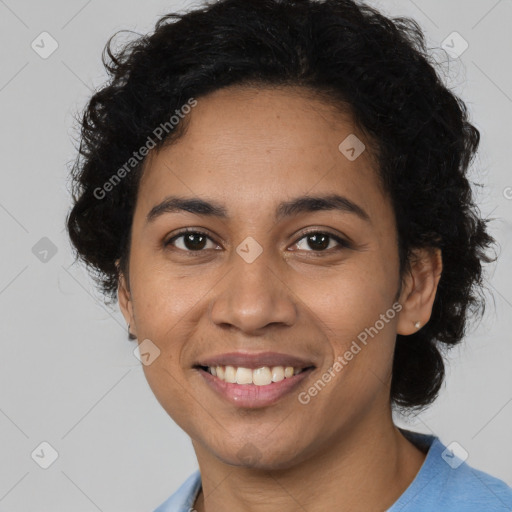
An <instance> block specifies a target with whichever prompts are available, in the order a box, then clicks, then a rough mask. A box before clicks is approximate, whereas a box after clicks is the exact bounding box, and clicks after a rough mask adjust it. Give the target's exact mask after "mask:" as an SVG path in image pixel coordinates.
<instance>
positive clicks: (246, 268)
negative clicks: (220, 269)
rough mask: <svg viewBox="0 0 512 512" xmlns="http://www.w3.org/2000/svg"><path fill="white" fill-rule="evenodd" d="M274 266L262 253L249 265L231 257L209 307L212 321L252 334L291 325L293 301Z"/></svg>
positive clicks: (294, 303)
mask: <svg viewBox="0 0 512 512" xmlns="http://www.w3.org/2000/svg"><path fill="white" fill-rule="evenodd" d="M278 266H279V265H278V264H276V263H275V262H274V264H273V265H272V262H271V261H270V257H267V254H266V252H265V251H263V253H262V254H261V255H260V256H259V257H258V258H257V259H256V260H254V261H253V262H252V263H248V262H247V261H245V260H244V259H243V258H241V257H240V256H239V255H238V254H233V258H232V263H231V268H230V271H229V272H228V273H227V275H226V276H225V278H224V279H223V280H222V283H223V285H222V286H221V287H219V288H217V290H218V292H217V295H216V296H215V297H214V299H213V302H212V304H211V305H210V315H211V320H212V322H214V323H215V324H216V325H218V326H221V327H227V326H231V327H234V328H237V329H239V330H240V331H243V332H244V333H253V334H254V333H257V332H258V331H260V330H263V329H264V328H265V327H267V326H269V325H271V324H279V325H282V326H288V327H289V326H292V325H293V324H294V323H295V322H296V319H297V307H296V304H297V301H296V300H294V294H293V292H292V290H291V289H290V288H289V286H288V285H287V283H286V281H285V279H284V273H283V272H281V274H280V273H279V269H278V268H277V267H278ZM219 284H220V283H219Z"/></svg>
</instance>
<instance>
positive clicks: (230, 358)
mask: <svg viewBox="0 0 512 512" xmlns="http://www.w3.org/2000/svg"><path fill="white" fill-rule="evenodd" d="M194 366H241V367H243V368H251V369H255V368H261V367H262V366H269V367H272V366H285V367H286V366H293V367H294V368H308V367H310V366H314V364H313V362H312V361H309V360H307V359H304V358H302V357H297V356H293V355H290V354H281V353H279V352H258V353H249V352H229V353H225V354H218V355H215V356H212V357H207V358H205V359H201V360H200V361H198V362H197V363H196V364H195V365H194Z"/></svg>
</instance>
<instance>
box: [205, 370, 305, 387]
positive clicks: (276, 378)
mask: <svg viewBox="0 0 512 512" xmlns="http://www.w3.org/2000/svg"><path fill="white" fill-rule="evenodd" d="M208 371H209V372H210V373H211V374H212V375H214V376H216V377H217V378H218V379H220V380H223V381H224V382H229V383H232V384H234V383H237V384H255V385H256V386H268V385H269V384H271V383H272V382H281V381H282V380H284V379H288V378H290V377H293V376H294V375H297V374H299V373H300V372H302V368H294V367H293V366H272V367H271V368H270V367H268V366H262V367H261V368H256V369H255V370H252V369H250V368H244V367H242V366H238V367H236V366H229V365H228V366H209V367H208Z"/></svg>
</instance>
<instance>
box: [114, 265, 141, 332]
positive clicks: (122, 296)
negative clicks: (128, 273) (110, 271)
mask: <svg viewBox="0 0 512 512" xmlns="http://www.w3.org/2000/svg"><path fill="white" fill-rule="evenodd" d="M116 265H117V262H116ZM118 275H119V279H118V287H117V300H118V302H119V308H120V309H121V313H122V314H123V316H124V319H125V321H126V323H127V324H128V334H129V335H130V334H133V335H134V336H135V337H136V336H137V334H136V331H135V321H134V315H133V304H132V300H131V294H130V289H129V285H128V283H127V281H126V278H125V276H124V274H123V273H122V272H121V271H119V274H118ZM130 326H131V327H130Z"/></svg>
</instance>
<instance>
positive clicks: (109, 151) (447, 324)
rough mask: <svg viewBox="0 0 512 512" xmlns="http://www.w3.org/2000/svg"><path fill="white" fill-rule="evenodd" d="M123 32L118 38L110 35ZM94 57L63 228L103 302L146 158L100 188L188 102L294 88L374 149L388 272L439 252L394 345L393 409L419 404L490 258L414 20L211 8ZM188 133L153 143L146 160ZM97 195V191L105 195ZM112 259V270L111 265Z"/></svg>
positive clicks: (273, 8)
mask: <svg viewBox="0 0 512 512" xmlns="http://www.w3.org/2000/svg"><path fill="white" fill-rule="evenodd" d="M122 32H124V31H122ZM116 35H117V34H114V36H112V37H111V38H110V39H109V41H108V43H107V45H106V47H105V50H104V53H103V63H104V65H105V67H106V69H107V71H108V73H109V81H108V83H107V84H105V86H104V87H103V88H102V89H101V90H99V91H97V92H96V93H95V94H94V95H93V96H92V98H91V99H90V101H89V103H88V105H87V106H86V109H85V111H84V113H83V117H82V119H81V136H80V147H79V148H78V156H77V159H76V161H75V162H74V165H73V168H72V171H71V174H72V182H73V190H72V195H73V207H72V209H71V211H70V212H69V214H68V217H67V220H66V222H67V229H68V232H69V236H70V239H71V242H72V244H73V245H74V251H75V254H76V258H81V259H82V260H83V261H84V262H85V264H86V265H87V268H88V269H89V270H90V271H91V273H92V274H93V277H94V279H95V281H96V282H97V284H98V285H99V287H100V288H101V291H102V293H103V295H104V296H105V297H106V298H111V299H112V301H114V302H115V300H116V292H117V287H118V277H119V274H118V272H119V270H121V271H122V272H123V274H125V275H128V265H127V262H128V255H129V251H130V233H131V225H132V217H133V212H134V206H135V200H136V197H137V190H138V184H139V180H140V177H141V174H142V169H143V164H144V161H145V159H141V161H140V162H137V163H136V165H134V167H133V170H131V171H130V172H126V173H123V179H122V180H119V183H117V184H116V185H115V186H112V187H109V191H108V193H103V192H102V194H101V196H102V197H101V198H98V192H97V191H98V190H100V189H102V187H104V184H105V183H107V182H108V181H109V180H111V178H112V176H113V175H114V174H115V173H116V170H118V169H120V168H121V167H122V166H123V165H124V164H125V163H126V162H127V161H128V160H129V159H130V158H131V157H132V156H133V152H134V150H136V149H137V148H140V147H142V146H143V145H144V144H145V142H146V141H147V140H148V137H149V136H150V135H151V134H152V133H153V132H154V130H155V127H157V126H159V125H161V124H162V123H165V122H167V121H168V119H169V116H170V115H172V114H173V113H174V112H176V111H178V110H179V109H180V107H181V106H182V105H183V104H185V103H186V100H187V99H189V98H197V97H200V96H203V95H206V94H208V93H210V92H213V91H215V90H217V89H220V88H223V87H227V86H230V85H242V86H243V85H253V86H254V85H255V86H267V87H268V86H270V87H279V86H288V85H291V86H300V87H303V88H305V89H307V90H309V91H313V92H315V93H316V94H318V95H320V96H321V97H322V98H323V99H324V100H325V102H327V103H328V104H331V105H332V106H333V107H335V106H338V107H341V108H342V109H343V108H344V109H345V110H346V109H348V110H349V111H350V112H351V114H352V117H353V120H354V122H355V124H356V126H357V127H358V128H359V129H360V130H361V132H362V133H364V134H365V135H366V136H367V137H368V138H369V139H371V141H372V142H373V144H372V147H373V150H372V151H374V153H375V155H376V157H377V159H376V161H377V167H378V170H377V172H378V176H379V178H380V179H381V181H382V186H383V190H385V191H386V192H387V193H388V195H389V197H390V200H391V203H392V206H393V208H394V212H395V219H396V225H397V231H398V250H399V259H400V275H401V276H402V277H403V276H404V273H405V272H406V271H407V270H408V269H409V268H410V261H411V260H410V258H411V256H412V255H413V252H412V251H413V249H414V248H420V247H424V248H427V247H433V248H440V249H441V250H442V255H443V273H442V276H441V279H440V282H439V285H438V290H437V295H436V298H435V302H434V305H433V311H432V316H431V318H430V321H429V322H428V323H427V324H426V325H425V326H424V327H423V328H422V329H421V330H419V331H418V332H416V333H415V334H412V335H410V336H401V335H398V336H397V340H396V348H395V356H394V363H393V374H392V383H391V403H392V404H393V405H394V406H398V407H400V408H401V409H402V410H407V409H408V408H411V409H417V408H421V407H424V406H426V405H428V404H430V403H431V402H432V401H433V400H434V399H435V398H436V396H437V394H438V391H439V389H440V387H441V384H442V382H443V378H444V373H445V372H444V363H443V357H442V355H441V354H442V352H443V349H445V348H449V347H451V346H453V345H455V344H456V343H458V342H459V341H460V340H461V339H462V338H463V336H464V335H465V334H466V327H467V324H468V322H469V320H470V319H471V318H473V317H474V316H475V315H476V314H477V313H480V312H483V310H484V305H485V301H484V296H483V293H482V290H483V287H484V283H483V267H482V263H483V262H486V263H489V262H491V261H494V260H495V258H494V259H493V258H491V257H490V256H489V255H488V254H487V249H488V248H489V247H491V246H492V245H493V243H494V239H493V238H492V237H491V236H490V235H489V234H488V232H487V231H486V222H488V221H487V220H485V219H481V218H480V216H479V213H478V209H477V208H476V206H475V204H474V200H473V196H472V191H471V186H470V183H469V181H468V178H467V174H468V168H469V166H470V164H471V163H472V161H473V157H474V156H475V153H476V151H477V148H478V145H479V140H480V134H479V131H478V130H477V129H476V128H475V127H474V126H473V125H472V124H470V122H469V120H468V112H467V109H466V106H465V104H464V103H463V102H462V101H461V100H460V99H459V98H458V97H457V96H456V95H454V94H453V93H452V92H451V91H450V90H449V89H448V88H447V87H446V86H445V85H443V82H442V80H441V78H440V77H439V75H438V72H437V71H436V70H435V64H436V63H435V61H434V59H433V58H432V57H431V56H430V54H429V52H428V51H427V49H426V46H425V38H424V35H423V33H422V31H421V29H420V27H419V26H418V24H417V23H416V22H415V21H414V20H412V19H410V18H404V17H398V18H391V19H390V18H387V17H385V16H384V15H382V14H381V13H379V12H378V11H377V10H375V9H373V8H371V7H369V6H366V5H363V4H359V3H357V2H356V1H353V0H325V1H322V2H320V1H314V0H220V1H217V2H215V3H212V4H205V5H204V6H202V7H201V8H198V9H196V10H192V11H191V12H188V13H172V14H168V15H165V16H163V17H161V18H160V19H159V21H158V22H157V23H156V26H155V30H154V32H153V33H151V34H150V35H139V34H138V37H137V38H136V39H135V40H133V41H131V42H127V43H125V44H124V45H122V46H121V47H120V49H118V50H117V51H116V50H113V49H112V46H113V38H114V37H115V36H116ZM185 126H186V123H183V122H181V123H179V124H178V126H177V129H175V130H171V131H169V134H168V135H166V136H165V137H161V138H159V139H157V140H156V141H154V142H155V146H156V148H155V151H157V150H158V149H159V148H161V147H162V146H163V145H164V144H169V143H172V141H173V140H176V139H177V138H178V137H180V135H182V133H183V130H184V127H185ZM102 190H106V188H103V189H102ZM118 259H119V267H118V266H117V265H116V260H118Z"/></svg>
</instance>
